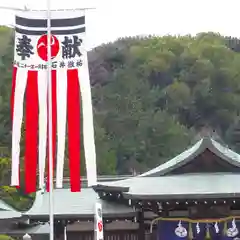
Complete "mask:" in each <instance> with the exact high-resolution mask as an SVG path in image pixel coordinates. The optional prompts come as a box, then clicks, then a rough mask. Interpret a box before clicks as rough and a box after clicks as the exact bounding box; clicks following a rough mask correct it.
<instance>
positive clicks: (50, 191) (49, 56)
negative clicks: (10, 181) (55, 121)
mask: <svg viewBox="0 0 240 240" xmlns="http://www.w3.org/2000/svg"><path fill="white" fill-rule="evenodd" d="M47 55H48V68H47V70H48V71H47V81H48V146H49V221H50V240H54V212H53V207H54V203H53V146H52V58H51V0H47Z"/></svg>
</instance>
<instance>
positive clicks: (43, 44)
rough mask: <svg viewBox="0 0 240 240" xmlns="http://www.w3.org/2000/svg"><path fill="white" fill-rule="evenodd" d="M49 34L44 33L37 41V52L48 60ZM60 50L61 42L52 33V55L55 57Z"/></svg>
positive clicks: (43, 58) (44, 59)
mask: <svg viewBox="0 0 240 240" xmlns="http://www.w3.org/2000/svg"><path fill="white" fill-rule="evenodd" d="M47 42H48V40H47V35H46V34H45V35H43V36H41V37H40V38H39V39H38V43H37V53H38V56H39V57H40V58H41V59H42V60H43V61H47V60H48V58H47ZM59 50H60V44H59V41H58V39H57V37H56V36H54V35H51V57H52V59H53V58H55V57H56V56H57V55H58V53H59Z"/></svg>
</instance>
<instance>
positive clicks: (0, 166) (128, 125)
mask: <svg viewBox="0 0 240 240" xmlns="http://www.w3.org/2000/svg"><path fill="white" fill-rule="evenodd" d="M238 52H240V44H239V41H238V39H233V38H226V37H222V36H220V35H219V34H215V33H201V34H198V35H197V36H196V37H191V36H182V37H176V36H164V37H151V36H149V37H147V38H138V37H134V38H125V39H119V40H118V41H116V42H114V43H111V44H106V45H102V46H100V47H98V48H96V49H94V50H93V51H91V52H89V67H90V76H91V83H92V95H93V96H92V97H93V105H94V121H95V135H96V148H97V163H98V172H99V174H131V173H133V172H142V171H145V170H147V169H149V168H152V167H154V166H156V165H158V164H160V163H163V162H164V161H166V160H168V159H169V158H170V157H172V156H174V155H175V154H178V153H180V152H181V151H182V150H184V149H185V148H186V147H187V146H188V145H189V144H190V143H191V142H194V141H196V136H197V134H198V132H199V131H200V129H201V128H202V127H203V126H208V127H210V128H212V129H213V130H215V131H216V133H217V135H218V138H219V139H221V140H223V141H224V142H225V143H227V144H229V145H230V146H231V147H232V148H235V149H236V150H238V151H240V145H239V143H238V139H239V137H240V133H238V132H239V130H240V118H239V116H240V115H239V113H240V54H239V53H238ZM12 57H13V36H12V32H11V31H10V30H9V29H6V28H1V29H0V182H1V185H4V184H7V178H8V176H9V163H10V161H9V157H10V147H11V130H10V129H11V122H10V104H9V103H10V102H9V99H10V91H11V68H12V66H11V64H12ZM23 132H24V129H23ZM23 140H24V138H23ZM23 143H24V141H23ZM22 149H24V144H22ZM82 159H83V160H84V155H83V151H82ZM66 161H67V159H66ZM82 162H83V163H84V161H82ZM65 174H66V175H67V169H66V172H65ZM9 196H10V197H12V198H15V199H14V201H15V200H18V199H19V198H21V197H22V195H19V194H17V193H16V190H15V189H11V188H7V187H5V188H3V189H2V197H5V198H8V199H9ZM12 198H11V199H12ZM24 199H25V198H24ZM26 201H27V200H26ZM24 204H25V203H23V204H22V205H24ZM22 205H21V206H22ZM25 205H26V204H25ZM21 206H20V207H21Z"/></svg>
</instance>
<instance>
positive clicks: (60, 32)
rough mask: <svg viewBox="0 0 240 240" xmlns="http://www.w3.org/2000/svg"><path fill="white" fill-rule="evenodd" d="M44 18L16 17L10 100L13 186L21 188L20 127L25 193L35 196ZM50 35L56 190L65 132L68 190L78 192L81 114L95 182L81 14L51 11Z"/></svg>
mask: <svg viewBox="0 0 240 240" xmlns="http://www.w3.org/2000/svg"><path fill="white" fill-rule="evenodd" d="M46 16H47V13H46V11H22V12H18V13H17V15H16V27H15V54H14V68H13V80H12V98H11V107H12V122H13V123H12V176H11V185H12V186H18V185H19V163H20V160H19V159H20V140H21V132H22V131H21V128H22V123H23V122H24V123H25V153H24V168H25V169H24V170H25V180H24V182H25V188H26V192H27V193H31V192H35V191H36V187H37V175H39V188H43V186H44V176H45V161H46V156H47V153H48V151H47V136H48V134H47V129H48V104H47V35H46V30H47V17H46ZM51 34H52V35H51V56H52V142H53V161H54V162H53V166H54V169H56V187H57V188H61V187H62V184H63V167H64V159H65V142H66V132H67V133H68V158H69V172H70V185H71V191H80V188H81V186H80V145H81V144H80V131H81V123H80V115H81V113H80V110H81V109H82V111H83V112H82V114H83V124H82V125H83V136H84V139H83V141H84V142H83V143H84V152H85V161H86V169H87V178H88V184H89V185H90V186H91V185H94V184H95V183H96V156H95V155H96V154H95V144H94V128H93V116H92V102H91V87H90V80H89V71H88V59H87V52H86V48H85V41H86V36H85V12H84V11H80V10H71V11H70V10H66V11H52V13H51ZM24 98H25V119H24ZM80 100H82V101H80ZM80 103H81V105H82V106H81V105H80ZM23 119H24V120H23ZM47 176H48V174H47ZM47 186H48V184H47Z"/></svg>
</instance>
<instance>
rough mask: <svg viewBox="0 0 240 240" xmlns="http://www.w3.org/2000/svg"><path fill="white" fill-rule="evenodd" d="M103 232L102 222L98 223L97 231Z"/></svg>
mask: <svg viewBox="0 0 240 240" xmlns="http://www.w3.org/2000/svg"><path fill="white" fill-rule="evenodd" d="M102 230H103V224H102V221H99V222H98V231H99V232H101V231H102Z"/></svg>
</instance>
